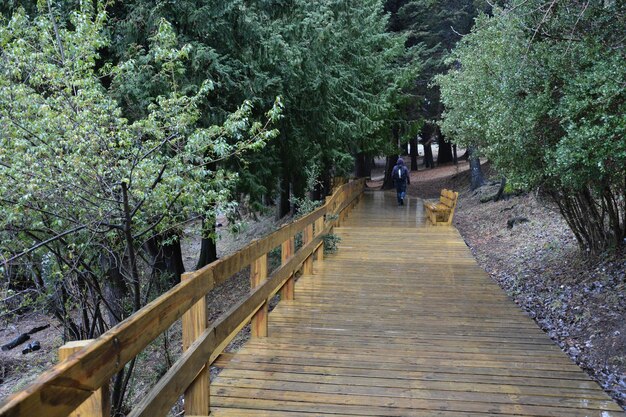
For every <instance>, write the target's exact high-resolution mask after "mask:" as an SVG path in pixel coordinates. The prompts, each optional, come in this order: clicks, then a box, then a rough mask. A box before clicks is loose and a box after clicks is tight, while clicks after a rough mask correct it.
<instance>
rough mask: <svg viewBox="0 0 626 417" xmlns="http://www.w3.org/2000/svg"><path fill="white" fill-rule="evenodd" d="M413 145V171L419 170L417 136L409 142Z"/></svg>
mask: <svg viewBox="0 0 626 417" xmlns="http://www.w3.org/2000/svg"><path fill="white" fill-rule="evenodd" d="M409 143H410V145H411V171H417V156H418V155H417V136H415V137H413V138H412V139H411V141H410V142H409Z"/></svg>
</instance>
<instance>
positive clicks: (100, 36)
mask: <svg viewBox="0 0 626 417" xmlns="http://www.w3.org/2000/svg"><path fill="white" fill-rule="evenodd" d="M53 19H54V18H53V17H50V14H49V13H42V14H41V15H39V16H38V17H35V18H34V19H30V18H28V17H27V16H26V15H25V14H24V13H23V12H16V13H15V14H14V15H13V17H12V19H11V21H10V22H8V24H7V25H6V26H2V27H1V28H0V43H1V44H2V50H1V52H0V54H1V55H0V195H1V196H2V197H1V198H0V242H1V243H0V253H2V254H3V256H4V259H5V260H6V259H10V260H11V264H10V266H12V267H14V268H15V269H16V270H19V269H20V267H24V268H26V266H27V265H31V266H33V265H34V267H35V268H38V267H39V266H37V265H39V263H40V262H41V258H42V257H48V259H54V261H55V262H56V263H55V265H54V268H53V269H54V270H55V271H57V272H58V273H60V274H62V277H63V279H65V280H67V281H66V282H68V283H70V282H73V280H75V279H76V278H77V277H81V276H82V274H84V273H85V272H84V271H88V273H89V274H90V276H93V277H95V278H96V279H97V280H100V281H102V282H105V281H107V280H108V278H109V277H108V274H110V270H109V268H104V267H102V265H103V261H102V257H103V256H109V257H110V258H111V259H112V260H114V263H115V264H116V265H115V268H117V269H118V271H119V273H120V274H122V276H123V277H124V279H126V280H127V282H128V285H129V286H131V284H132V285H137V289H136V290H135V293H136V294H135V295H136V298H135V299H136V300H138V299H140V298H142V299H143V298H144V297H143V296H142V297H139V293H140V292H142V291H144V290H143V289H142V288H140V286H139V284H138V283H137V280H138V278H137V277H136V276H134V275H133V274H134V272H133V270H134V269H136V265H135V264H133V261H132V257H131V256H130V255H129V254H131V253H134V252H137V253H139V254H142V253H143V252H144V251H145V250H146V249H145V248H144V246H145V245H144V243H145V242H146V241H147V240H149V239H150V238H151V237H153V236H156V235H159V234H162V233H164V234H166V235H168V236H171V235H176V234H177V233H179V231H180V230H181V229H182V225H183V224H184V223H185V222H188V221H189V220H190V219H193V218H194V217H195V216H197V215H202V216H205V217H214V215H215V211H216V210H217V208H218V207H220V206H221V207H229V205H230V204H231V199H232V197H231V194H230V192H231V190H232V189H233V186H234V182H235V180H236V178H237V175H236V173H233V172H229V171H228V170H227V169H226V168H225V166H226V165H225V164H220V165H218V164H217V162H220V161H225V160H229V159H232V158H242V157H243V155H244V153H245V152H247V151H250V150H259V149H260V148H262V147H263V146H264V145H265V144H266V143H267V142H268V141H270V140H271V139H272V138H274V137H275V136H276V135H277V131H275V130H271V125H272V123H273V122H274V121H277V120H279V119H280V117H281V113H282V103H281V101H280V99H276V101H275V103H274V106H273V107H271V108H270V110H269V111H268V113H267V116H266V119H265V120H266V122H265V123H260V122H259V121H258V118H256V117H254V112H255V109H254V106H253V105H252V102H250V101H245V102H244V103H243V104H241V106H240V107H239V108H238V109H237V110H236V111H234V112H233V113H232V114H230V115H229V116H228V117H227V118H226V119H225V121H224V123H222V124H217V125H210V126H208V127H205V128H202V127H199V121H200V119H201V118H202V117H203V114H202V107H203V105H204V102H205V101H206V99H207V96H208V95H209V94H210V93H211V92H212V90H213V87H214V84H213V82H212V81H211V80H204V81H202V82H200V83H199V85H198V87H197V88H195V89H193V90H185V89H183V88H182V82H181V80H183V79H184V77H185V75H186V71H187V65H186V60H187V59H188V58H189V55H190V53H191V52H192V50H193V48H192V46H191V45H190V44H185V45H184V46H181V47H179V42H178V39H177V37H176V35H175V33H174V30H173V28H172V26H171V25H170V24H169V23H167V22H166V21H164V20H162V21H160V23H159V27H158V31H157V32H156V33H155V35H154V36H153V37H152V38H151V40H150V42H151V44H150V48H149V51H148V52H143V51H142V52H140V53H138V54H137V56H136V57H134V58H133V59H131V60H129V61H126V62H123V63H121V64H120V65H113V64H110V65H108V67H107V69H108V70H109V71H110V76H111V77H112V86H113V87H112V88H115V87H116V86H117V85H121V84H123V83H124V82H125V81H126V80H135V79H136V78H135V74H134V72H135V71H137V69H138V68H146V67H150V68H152V69H153V71H154V72H153V76H154V77H155V79H158V80H159V83H160V85H161V86H162V87H163V88H162V90H161V91H160V94H159V95H156V96H150V95H147V96H145V97H144V98H143V101H142V102H143V103H144V104H145V107H144V108H143V109H141V110H140V111H138V112H137V113H135V114H133V115H132V116H133V117H130V118H128V117H125V111H124V110H123V109H122V108H121V107H120V106H119V104H118V102H117V101H116V96H114V95H113V94H111V91H110V90H109V89H108V88H107V87H106V86H105V85H104V84H103V83H102V79H101V78H100V73H99V71H98V69H97V68H96V62H97V60H98V59H99V58H100V55H99V51H101V49H102V48H103V47H105V46H107V42H108V39H107V38H106V35H105V34H106V33H107V30H106V28H105V26H104V24H105V22H106V14H105V12H104V11H103V10H99V11H97V12H88V11H86V10H79V11H75V12H73V13H72V15H71V19H70V23H71V24H68V25H67V26H64V25H63V24H62V22H57V21H55V20H53ZM137 116H141V117H137ZM69 248H74V249H72V250H70V249H69ZM75 248H80V250H76V249H75ZM103 254H105V255H103ZM149 256H150V255H149V254H145V256H144V258H146V259H147V258H148V257H149ZM110 262H113V261H107V264H108V263H110ZM78 265H80V268H82V269H79V268H78ZM81 271H83V272H81ZM82 278H83V279H84V277H82ZM71 285H74V284H71ZM75 301H76V302H79V301H78V300H75ZM134 307H135V308H136V307H137V306H136V305H135V306H134ZM92 308H96V307H92Z"/></svg>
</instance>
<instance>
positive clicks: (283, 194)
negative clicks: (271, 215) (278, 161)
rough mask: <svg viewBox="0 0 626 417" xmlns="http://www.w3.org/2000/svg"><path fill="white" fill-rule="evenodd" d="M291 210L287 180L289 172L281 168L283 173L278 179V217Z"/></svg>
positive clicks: (289, 183)
mask: <svg viewBox="0 0 626 417" xmlns="http://www.w3.org/2000/svg"><path fill="white" fill-rule="evenodd" d="M290 211H291V182H290V181H289V172H288V170H287V169H286V168H284V169H283V175H282V178H281V179H280V202H279V204H278V218H279V219H280V218H283V217H285V216H286V215H287V214H289V212H290Z"/></svg>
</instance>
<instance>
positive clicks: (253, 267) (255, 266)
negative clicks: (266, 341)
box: [250, 254, 269, 337]
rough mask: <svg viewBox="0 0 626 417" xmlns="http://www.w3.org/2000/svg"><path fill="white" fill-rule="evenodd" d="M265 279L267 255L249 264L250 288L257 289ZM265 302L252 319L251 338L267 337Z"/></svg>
mask: <svg viewBox="0 0 626 417" xmlns="http://www.w3.org/2000/svg"><path fill="white" fill-rule="evenodd" d="M266 278H267V254H264V255H261V256H260V257H259V258H257V259H256V260H255V261H254V262H252V264H250V288H256V287H258V286H259V285H260V284H261V283H262V282H263V281H264V280H265V279H266ZM267 307H268V304H267V300H265V302H264V303H263V305H262V306H261V308H260V309H259V311H257V312H256V314H255V315H254V316H253V317H252V322H251V323H250V331H251V333H252V337H267V318H268V314H269V313H268V308H267Z"/></svg>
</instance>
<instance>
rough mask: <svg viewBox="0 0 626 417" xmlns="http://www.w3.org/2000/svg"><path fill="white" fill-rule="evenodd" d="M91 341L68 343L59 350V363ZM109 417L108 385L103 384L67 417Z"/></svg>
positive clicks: (109, 398)
mask: <svg viewBox="0 0 626 417" xmlns="http://www.w3.org/2000/svg"><path fill="white" fill-rule="evenodd" d="M92 341H93V340H76V341H74V342H68V343H66V344H64V345H63V346H61V347H60V348H59V362H61V361H64V360H65V359H67V358H69V357H70V356H72V355H73V354H74V353H75V352H78V351H79V350H81V349H82V348H84V347H85V346H87V345H88V344H89V343H91V342H92ZM110 415H111V396H110V395H109V385H108V384H104V385H103V386H102V387H101V388H100V389H99V390H98V391H96V392H94V393H93V394H91V397H89V398H88V399H86V400H85V402H84V403H82V404H81V405H79V406H78V408H76V409H75V410H74V411H72V412H71V413H70V415H69V416H68V417H109V416H110Z"/></svg>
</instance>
